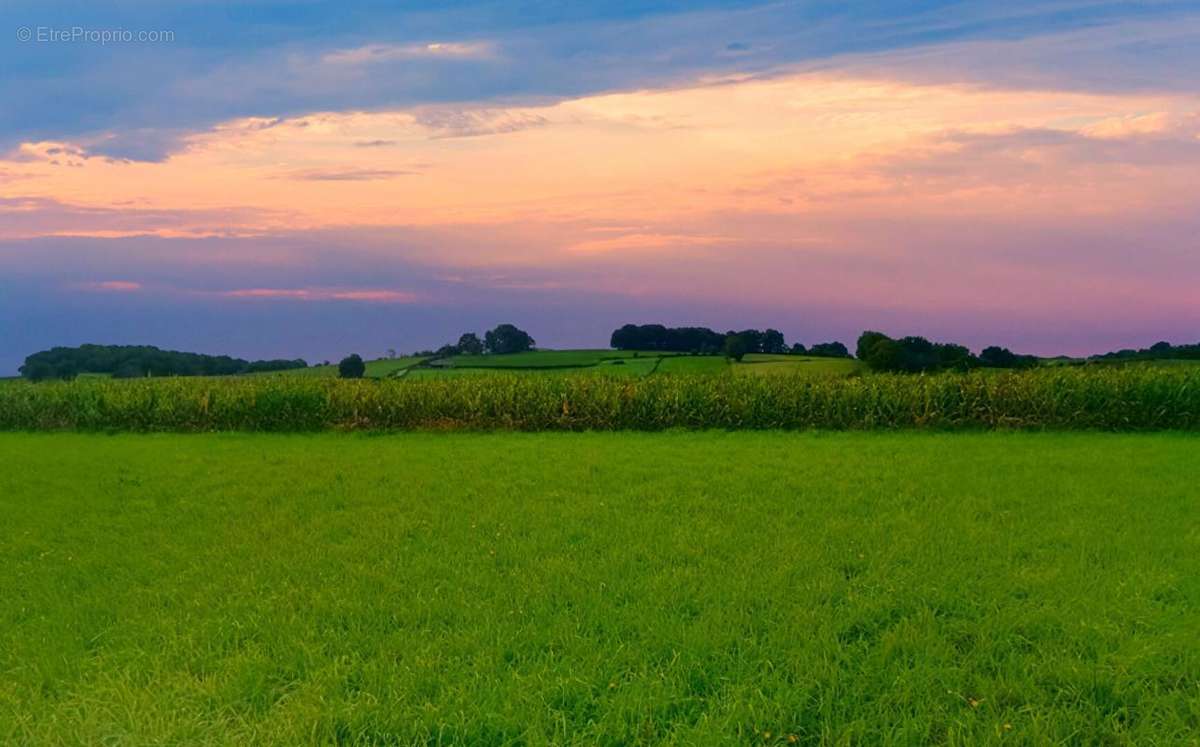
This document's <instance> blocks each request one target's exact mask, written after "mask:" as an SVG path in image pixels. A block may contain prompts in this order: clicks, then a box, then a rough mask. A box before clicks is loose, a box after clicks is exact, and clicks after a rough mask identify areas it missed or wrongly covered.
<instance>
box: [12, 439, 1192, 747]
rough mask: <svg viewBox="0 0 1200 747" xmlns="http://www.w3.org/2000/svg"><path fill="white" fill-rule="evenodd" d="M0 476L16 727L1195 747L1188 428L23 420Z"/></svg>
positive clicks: (229, 736) (326, 736)
mask: <svg viewBox="0 0 1200 747" xmlns="http://www.w3.org/2000/svg"><path fill="white" fill-rule="evenodd" d="M0 462H2V463H4V464H5V465H9V466H10V468H7V469H4V470H0V511H3V515H4V517H5V529H4V537H5V541H4V542H2V543H0V566H2V567H4V568H5V572H4V573H3V574H0V600H3V601H2V602H0V672H3V676H2V677H0V743H4V744H231V745H233V744H261V745H295V744H310V743H322V744H364V745H365V744H372V745H376V744H395V745H410V744H411V745H418V744H419V745H438V744H470V745H509V744H513V745H515V744H531V745H532V744H587V745H617V744H679V745H696V744H769V745H775V744H778V745H787V744H871V745H891V744H895V745H908V744H929V743H936V744H959V745H980V744H1123V743H1129V744H1159V745H1168V744H1170V745H1175V744H1191V743H1194V742H1195V739H1196V734H1198V733H1200V625H1198V624H1197V620H1198V619H1200V614H1198V613H1200V609H1198V605H1200V534H1198V533H1197V530H1196V525H1195V510H1196V505H1197V500H1198V499H1200V492H1198V491H1200V488H1198V487H1197V486H1200V439H1197V437H1195V436H1190V435H1184V434H1141V435H1118V434H1096V433H1090V434H1085V433H1054V434H1048V433H1041V434H1038V433H1033V434H1031V433H977V434H934V433H900V434H888V433H834V434H829V433H826V434H789V433H780V432H774V433H749V432H738V433H724V432H704V433H691V432H673V433H662V434H637V433H624V434H603V433H592V434H554V433H540V434H520V433H501V434H402V435H396V436H387V437H380V436H372V435H346V434H309V435H267V434H216V435H213V434H210V435H170V434H158V435H136V434H124V435H101V434H96V435H89V434H41V433H25V434H13V433H9V434H0ZM14 465H15V466H16V467H17V468H15V469H13V468H11V466H14Z"/></svg>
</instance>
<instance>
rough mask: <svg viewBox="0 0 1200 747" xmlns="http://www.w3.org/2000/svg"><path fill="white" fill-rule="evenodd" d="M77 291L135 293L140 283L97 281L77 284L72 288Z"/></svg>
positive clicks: (140, 287) (138, 289)
mask: <svg viewBox="0 0 1200 747" xmlns="http://www.w3.org/2000/svg"><path fill="white" fill-rule="evenodd" d="M74 287H76V288H78V289H79V290H85V291H94V292H97V293H136V292H137V291H140V290H141V289H142V284H141V283H136V282H134V281H132V280H99V281H96V282H89V283H79V284H78V285H76V286H74Z"/></svg>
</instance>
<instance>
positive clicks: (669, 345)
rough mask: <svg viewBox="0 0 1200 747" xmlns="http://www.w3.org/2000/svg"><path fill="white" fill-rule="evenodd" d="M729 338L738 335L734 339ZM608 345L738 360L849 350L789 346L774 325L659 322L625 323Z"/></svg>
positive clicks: (836, 345)
mask: <svg viewBox="0 0 1200 747" xmlns="http://www.w3.org/2000/svg"><path fill="white" fill-rule="evenodd" d="M731 338H737V339H736V340H733V339H731ZM609 345H610V346H611V347H613V348H616V349H617V350H654V351H663V352H672V353H695V354H698V355H715V354H717V353H724V354H725V356H726V357H728V358H734V359H736V360H741V359H742V356H744V355H745V354H746V353H772V354H775V355H786V354H789V353H790V354H793V355H816V356H825V357H833V358H847V357H849V355H850V353H849V351H847V350H846V346H845V345H843V344H842V343H840V342H826V343H821V344H819V345H814V346H812V348H805V347H804V346H803V345H801V344H800V343H796V344H795V345H792V346H791V347H788V344H787V341H786V340H785V339H784V337H783V333H782V332H780V331H779V330H777V329H766V330H757V329H743V330H741V331H740V332H738V331H735V330H730V331H728V332H726V333H724V334H721V333H720V332H715V331H713V330H711V329H709V328H708V327H667V326H664V325H662V324H626V325H625V326H623V327H621V328H620V329H618V330H616V331H614V332H613V333H612V337H611V339H610V341H609Z"/></svg>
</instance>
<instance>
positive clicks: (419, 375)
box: [273, 349, 860, 380]
mask: <svg viewBox="0 0 1200 747" xmlns="http://www.w3.org/2000/svg"><path fill="white" fill-rule="evenodd" d="M422 364H425V365H422ZM859 370H860V366H859V364H858V363H857V362H856V361H854V360H851V359H845V358H814V357H810V356H791V355H765V354H750V355H747V356H746V357H745V360H744V361H742V362H740V363H732V362H729V361H726V360H725V358H724V357H722V356H719V355H708V356H696V355H685V354H680V353H663V352H658V351H632V350H610V349H589V350H534V351H530V352H528V353H513V354H509V355H456V356H452V357H449V358H441V359H434V360H429V359H427V358H419V357H406V358H396V359H382V360H373V361H367V374H366V375H367V378H377V379H378V378H388V377H395V376H397V375H400V376H402V378H406V379H413V380H417V379H444V378H457V377H459V376H476V375H480V374H493V373H521V374H530V375H562V374H570V373H578V374H589V375H590V374H612V375H616V376H648V375H650V374H652V373H686V374H715V375H729V374H731V373H732V374H735V375H743V374H801V375H805V376H816V377H825V376H845V375H848V374H851V373H854V372H856V371H859ZM273 375H277V376H318V377H336V376H337V375H338V371H337V366H312V367H309V368H305V369H296V370H294V371H284V372H279V373H275V374H273Z"/></svg>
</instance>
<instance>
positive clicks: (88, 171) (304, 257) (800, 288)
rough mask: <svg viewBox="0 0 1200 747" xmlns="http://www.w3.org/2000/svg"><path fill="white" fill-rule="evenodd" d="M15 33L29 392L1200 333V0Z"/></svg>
mask: <svg viewBox="0 0 1200 747" xmlns="http://www.w3.org/2000/svg"><path fill="white" fill-rule="evenodd" d="M914 8H915V9H914ZM0 21H2V23H0V26H2V27H3V29H2V30H3V40H2V41H0V71H3V72H2V73H0V96H2V98H0V375H9V374H12V373H15V371H16V368H17V366H18V365H19V364H20V362H21V361H22V360H23V358H24V357H25V356H26V355H28V354H29V353H32V352H34V351H36V350H39V349H43V348H47V347H50V346H53V345H76V344H79V343H83V342H97V343H122V344H124V343H144V344H155V345H159V346H161V347H169V348H175V349H184V350H195V351H199V352H212V353H229V354H235V355H240V356H243V357H254V358H259V357H298V356H300V357H305V358H307V359H308V360H310V361H320V360H322V359H336V358H338V357H340V356H341V355H344V354H347V353H350V352H358V353H361V354H363V355H364V357H378V356H380V355H382V354H383V351H385V350H386V349H388V348H395V349H397V350H402V351H411V350H415V349H418V348H426V347H436V346H437V345H439V344H441V343H444V342H447V341H451V340H453V339H457V337H458V335H459V333H461V332H464V331H478V332H482V331H483V330H484V329H485V328H487V327H491V326H494V325H495V324H496V323H499V322H513V323H516V324H518V325H519V326H521V327H523V328H525V329H527V330H529V331H530V332H531V333H532V334H533V336H534V337H535V338H537V340H538V343H539V344H541V345H543V346H548V347H562V346H576V347H579V346H602V345H606V344H607V342H608V335H609V333H610V332H611V331H612V329H613V328H614V327H617V326H620V325H621V324H623V323H626V322H652V321H657V322H663V323H669V324H700V325H706V326H712V327H714V328H718V329H722V330H724V329H727V328H744V327H765V326H773V327H777V328H779V329H781V330H782V331H783V332H784V333H785V334H786V336H787V338H788V341H789V342H793V341H799V342H804V343H813V342H821V341H826V340H831V339H840V340H842V341H844V342H846V343H847V344H852V343H853V340H854V338H855V337H856V336H857V334H858V332H860V331H861V330H862V329H864V328H875V329H881V330H883V331H885V332H889V333H893V334H908V333H912V334H924V335H926V336H929V337H934V338H939V339H950V340H955V341H959V342H963V343H966V344H968V345H971V346H972V347H974V348H975V349H978V348H979V347H981V346H983V345H988V344H1001V345H1005V346H1008V347H1011V348H1013V349H1015V350H1018V351H1020V352H1031V353H1043V354H1054V353H1072V354H1081V353H1093V352H1104V351H1107V350H1111V349H1115V348H1119V347H1129V346H1136V347H1141V346H1147V345H1149V344H1151V343H1153V342H1155V341H1157V340H1160V339H1166V340H1169V341H1172V342H1187V343H1194V342H1197V341H1200V6H1198V5H1197V4H1196V3H1195V2H1194V1H1193V2H1139V3H1114V2H1099V1H1092V0H1047V1H1045V2H1041V1H1038V2H1008V3H997V2H993V1H972V0H960V1H958V2H949V1H947V0H933V1H931V2H922V3H913V2H908V1H899V0H897V1H895V2H892V1H889V0H871V1H869V2H855V3H844V2H835V1H832V0H830V1H822V2H811V1H810V2H769V3H746V2H737V3H735V2H720V1H719V0H710V1H708V2H694V1H691V2H682V1H681V0H629V1H622V0H610V1H609V2H571V3H564V2H551V1H548V0H546V1H543V0H529V1H525V2H508V1H505V0H477V1H474V2H471V1H468V2H444V1H443V2H434V1H428V0H420V1H418V2H325V1H323V0H311V1H310V2H291V3H284V2H276V1H275V0H259V1H257V2H201V1H199V0H183V1H176V2H170V3H162V2H151V1H150V0H129V1H128V2H77V3H76V2H72V3H67V2H45V1H44V0H38V1H36V2H35V1H30V0H6V1H5V2H4V4H3V6H2V7H0ZM73 29H80V30H82V31H83V32H84V33H83V35H82V36H79V35H76V36H77V37H78V38H71V35H72V31H73ZM114 30H120V31H123V32H129V34H131V35H132V36H133V38H132V39H124V40H122V39H117V40H110V41H107V42H102V40H100V39H99V38H97V34H98V33H100V32H103V31H110V32H111V31H114ZM55 33H61V34H65V35H67V37H68V38H66V39H60V40H58V41H54V40H52V39H51V37H52V36H53V35H54V34H55ZM144 36H149V37H165V38H155V39H153V40H151V39H146V40H143V39H142V38H141V37H144ZM26 37H29V40H28V41H26V40H25V38H26Z"/></svg>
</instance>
